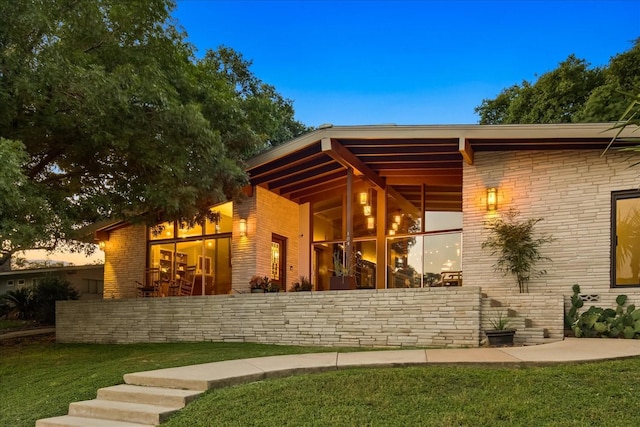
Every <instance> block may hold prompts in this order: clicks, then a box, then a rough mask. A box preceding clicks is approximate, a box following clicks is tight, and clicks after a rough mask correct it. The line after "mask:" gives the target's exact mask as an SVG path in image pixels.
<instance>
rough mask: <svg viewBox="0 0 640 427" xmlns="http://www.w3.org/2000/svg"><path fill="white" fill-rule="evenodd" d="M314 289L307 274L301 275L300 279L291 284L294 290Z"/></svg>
mask: <svg viewBox="0 0 640 427" xmlns="http://www.w3.org/2000/svg"><path fill="white" fill-rule="evenodd" d="M311 290H313V285H312V284H311V281H310V280H309V278H308V277H307V276H300V279H299V280H298V281H297V282H295V283H294V284H293V285H292V286H291V291H292V292H305V291H311Z"/></svg>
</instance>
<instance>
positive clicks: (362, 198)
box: [360, 191, 369, 205]
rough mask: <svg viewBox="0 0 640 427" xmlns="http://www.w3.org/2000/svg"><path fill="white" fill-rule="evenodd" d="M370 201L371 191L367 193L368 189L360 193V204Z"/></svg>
mask: <svg viewBox="0 0 640 427" xmlns="http://www.w3.org/2000/svg"><path fill="white" fill-rule="evenodd" d="M368 203H369V193H367V192H366V191H363V192H362V193H360V204H361V205H366V204H368Z"/></svg>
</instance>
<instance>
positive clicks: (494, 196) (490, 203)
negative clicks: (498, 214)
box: [487, 187, 498, 211]
mask: <svg viewBox="0 0 640 427" xmlns="http://www.w3.org/2000/svg"><path fill="white" fill-rule="evenodd" d="M497 208H498V191H497V190H496V189H495V187H491V188H487V210H488V211H495V210H496V209H497Z"/></svg>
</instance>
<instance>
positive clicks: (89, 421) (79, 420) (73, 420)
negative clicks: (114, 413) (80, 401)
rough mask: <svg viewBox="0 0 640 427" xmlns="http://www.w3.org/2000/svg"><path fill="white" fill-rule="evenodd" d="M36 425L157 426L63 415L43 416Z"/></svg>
mask: <svg viewBox="0 0 640 427" xmlns="http://www.w3.org/2000/svg"><path fill="white" fill-rule="evenodd" d="M36 427H155V424H139V423H131V422H126V421H113V420H103V419H97V418H85V417H72V416H70V415H63V416H61V417H52V418H43V419H41V420H38V421H36Z"/></svg>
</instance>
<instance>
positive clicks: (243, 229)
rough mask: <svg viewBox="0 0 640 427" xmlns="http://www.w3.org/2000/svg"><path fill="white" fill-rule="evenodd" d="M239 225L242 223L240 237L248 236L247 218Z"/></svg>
mask: <svg viewBox="0 0 640 427" xmlns="http://www.w3.org/2000/svg"><path fill="white" fill-rule="evenodd" d="M239 225H240V237H246V236H247V220H246V219H241V220H240V224H239Z"/></svg>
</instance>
